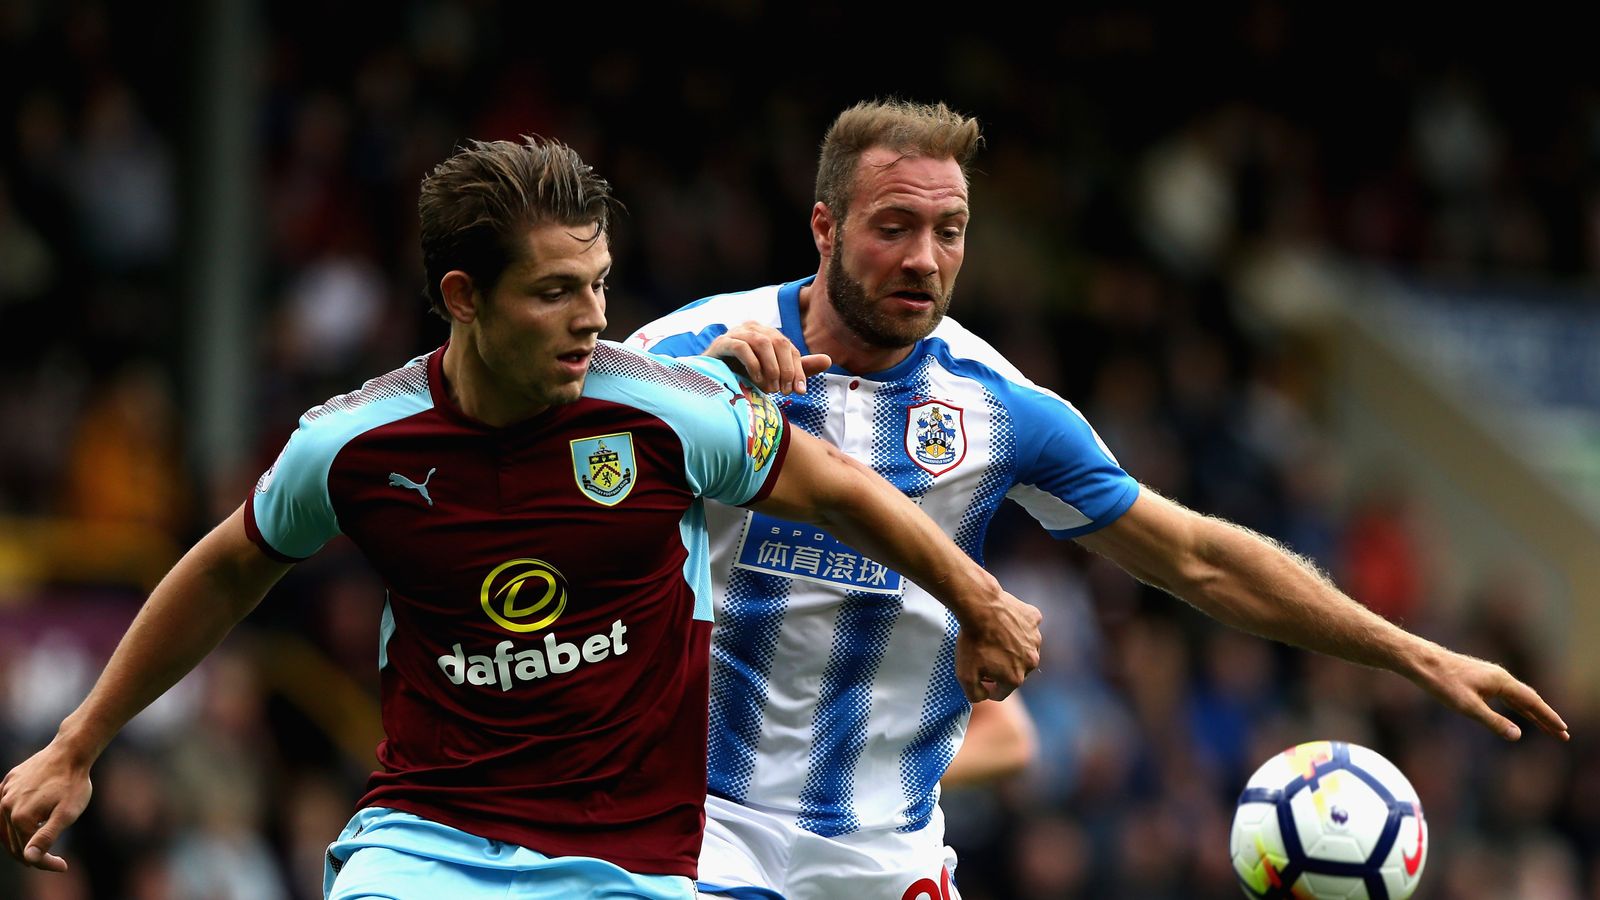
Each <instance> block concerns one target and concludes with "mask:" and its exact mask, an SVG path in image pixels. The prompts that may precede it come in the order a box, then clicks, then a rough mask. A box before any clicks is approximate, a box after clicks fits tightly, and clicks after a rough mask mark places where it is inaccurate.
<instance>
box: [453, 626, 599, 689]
mask: <svg viewBox="0 0 1600 900" xmlns="http://www.w3.org/2000/svg"><path fill="white" fill-rule="evenodd" d="M627 634H628V626H626V625H624V624H622V620H621V619H618V620H616V621H615V622H612V623H611V629H610V630H609V631H602V632H599V633H598V634H591V635H589V636H588V637H586V638H583V639H582V640H581V641H576V642H573V641H563V640H561V639H560V638H559V637H557V636H556V634H555V632H550V633H549V634H546V635H545V636H544V640H543V641H542V642H540V644H538V645H535V646H533V647H525V648H520V649H519V648H518V646H517V644H516V643H515V642H514V641H501V642H500V643H498V644H496V645H495V648H494V652H493V653H488V654H476V653H475V654H468V653H467V652H466V651H464V650H462V649H461V645H460V644H459V643H458V644H456V645H454V646H453V647H451V648H450V652H449V653H446V654H445V655H443V656H441V657H439V668H440V669H442V670H444V675H445V677H446V678H448V679H450V683H451V684H458V685H459V684H470V685H473V686H474V687H489V686H491V685H493V686H496V687H499V688H500V690H501V691H509V690H511V688H512V687H514V686H515V685H517V684H519V683H521V682H527V681H538V680H540V679H542V678H548V677H550V676H552V675H565V674H567V673H568V672H571V671H572V670H574V669H576V668H578V667H579V666H581V665H584V664H586V663H597V662H601V661H603V660H605V659H607V658H609V657H612V656H621V655H623V654H624V653H627V652H628V645H627V643H626V642H624V640H623V638H624V637H626V636H627Z"/></svg>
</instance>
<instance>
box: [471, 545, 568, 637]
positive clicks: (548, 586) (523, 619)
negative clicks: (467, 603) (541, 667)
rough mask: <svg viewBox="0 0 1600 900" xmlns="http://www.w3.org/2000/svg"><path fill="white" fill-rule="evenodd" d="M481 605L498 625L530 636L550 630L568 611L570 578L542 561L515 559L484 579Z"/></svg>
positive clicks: (479, 599)
mask: <svg viewBox="0 0 1600 900" xmlns="http://www.w3.org/2000/svg"><path fill="white" fill-rule="evenodd" d="M478 603H479V605H480V606H482V607H483V611H484V613H486V614H487V615H488V616H489V618H490V619H493V620H494V623H495V624H496V625H499V626H500V627H501V628H504V629H505V630H507V631H515V632H517V633H518V634H527V633H528V632H531V631H538V630H540V629H542V628H548V627H549V626H550V624H551V623H553V622H555V620H556V619H558V618H560V616H561V613H562V612H563V611H564V610H565V609H566V608H567V579H566V577H565V576H563V575H562V574H561V572H560V571H558V570H557V569H556V567H555V566H552V565H550V564H549V563H547V562H545V561H544V560H541V559H512V560H507V561H506V562H503V563H501V564H500V565H498V566H495V567H494V568H493V569H492V570H490V572H489V574H488V575H487V576H486V577H485V578H484V579H483V589H482V590H480V591H479V592H478Z"/></svg>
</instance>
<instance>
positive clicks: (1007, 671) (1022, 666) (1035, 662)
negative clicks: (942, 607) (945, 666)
mask: <svg viewBox="0 0 1600 900" xmlns="http://www.w3.org/2000/svg"><path fill="white" fill-rule="evenodd" d="M969 618H970V621H963V622H962V623H961V636H960V637H959V638H957V639H956V679H957V680H958V681H960V682H961V689H962V690H963V691H965V692H966V695H967V699H968V700H970V701H971V702H973V703H977V702H978V701H980V700H1004V699H1005V698H1006V697H1007V696H1008V695H1009V694H1010V693H1011V692H1012V691H1014V690H1016V689H1017V686H1018V685H1020V684H1022V680H1023V679H1024V678H1027V677H1028V675H1029V674H1030V673H1032V672H1033V671H1034V670H1035V669H1037V668H1039V645H1040V643H1041V642H1042V641H1043V636H1042V635H1040V634H1039V622H1040V620H1042V619H1043V618H1044V617H1043V616H1042V615H1040V614H1039V610H1038V609H1036V608H1034V607H1032V606H1030V605H1028V604H1026V603H1023V602H1022V601H1021V600H1018V599H1017V598H1016V597H1013V596H1012V595H1011V594H1010V593H1007V592H1006V591H1001V592H1000V596H999V600H998V601H997V602H996V603H995V604H994V605H993V606H991V607H990V608H989V609H988V610H986V611H984V612H983V613H981V614H979V615H978V616H976V617H969Z"/></svg>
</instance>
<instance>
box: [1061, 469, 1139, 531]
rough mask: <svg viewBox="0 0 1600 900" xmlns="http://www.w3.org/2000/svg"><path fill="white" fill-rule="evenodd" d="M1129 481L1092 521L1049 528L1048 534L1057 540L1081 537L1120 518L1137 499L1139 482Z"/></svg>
mask: <svg viewBox="0 0 1600 900" xmlns="http://www.w3.org/2000/svg"><path fill="white" fill-rule="evenodd" d="M1129 481H1130V483H1129V485H1128V486H1127V487H1126V488H1125V489H1124V490H1123V491H1122V494H1121V495H1120V496H1118V497H1117V501H1116V502H1115V503H1113V504H1111V506H1110V507H1108V508H1107V509H1106V511H1105V512H1103V513H1101V514H1100V516H1099V517H1098V518H1096V519H1095V520H1094V521H1092V522H1090V523H1089V524H1087V525H1080V526H1078V527H1077V528H1065V529H1062V530H1060V531H1056V530H1054V529H1050V536H1051V537H1053V538H1056V539H1058V540H1064V539H1066V538H1075V537H1081V536H1083V535H1086V534H1093V533H1094V532H1096V531H1099V530H1100V529H1102V528H1104V527H1106V526H1107V525H1110V524H1111V523H1112V522H1115V521H1116V520H1118V519H1120V518H1122V514H1123V513H1125V512H1127V511H1128V507H1130V506H1132V505H1133V501H1135V500H1137V499H1139V482H1137V481H1133V480H1132V479H1129Z"/></svg>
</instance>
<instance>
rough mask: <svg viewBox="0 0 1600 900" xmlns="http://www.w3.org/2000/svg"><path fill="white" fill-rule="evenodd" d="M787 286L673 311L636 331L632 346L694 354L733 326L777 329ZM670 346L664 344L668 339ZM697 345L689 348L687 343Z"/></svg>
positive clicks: (773, 286) (722, 297)
mask: <svg viewBox="0 0 1600 900" xmlns="http://www.w3.org/2000/svg"><path fill="white" fill-rule="evenodd" d="M784 287H785V285H781V284H770V285H767V286H765V287H758V288H754V289H752V290H748V291H736V292H733V293H727V294H713V295H711V296H709V297H702V298H701V299H699V300H696V301H694V302H693V303H690V304H688V305H686V306H683V307H680V308H679V309H677V310H675V311H673V312H670V313H668V314H666V315H664V316H662V317H661V318H659V319H656V320H655V321H653V322H651V323H650V324H648V325H646V326H644V327H643V328H640V329H639V330H637V331H635V332H634V333H633V334H632V335H630V336H629V337H628V341H627V343H628V345H629V346H632V347H649V348H651V349H658V345H660V346H659V349H661V350H662V352H670V353H672V354H673V355H681V354H682V353H684V352H690V353H695V352H699V350H701V349H704V348H705V347H706V346H709V345H710V343H711V342H712V341H714V340H716V339H717V337H718V336H719V335H721V334H723V333H724V332H726V331H727V330H728V328H729V327H730V326H733V325H738V324H739V323H741V322H748V321H752V320H754V321H757V322H763V323H765V324H768V325H772V326H774V327H776V326H778V325H779V324H780V323H781V322H782V320H783V310H782V306H781V304H780V302H779V296H778V295H779V292H780V291H781V290H782V289H783V288H784ZM669 338H670V339H672V340H671V341H670V343H668V344H666V345H662V342H663V341H664V340H666V339H669ZM690 343H692V344H696V345H697V346H692V347H691V346H687V344H690Z"/></svg>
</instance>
